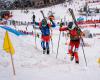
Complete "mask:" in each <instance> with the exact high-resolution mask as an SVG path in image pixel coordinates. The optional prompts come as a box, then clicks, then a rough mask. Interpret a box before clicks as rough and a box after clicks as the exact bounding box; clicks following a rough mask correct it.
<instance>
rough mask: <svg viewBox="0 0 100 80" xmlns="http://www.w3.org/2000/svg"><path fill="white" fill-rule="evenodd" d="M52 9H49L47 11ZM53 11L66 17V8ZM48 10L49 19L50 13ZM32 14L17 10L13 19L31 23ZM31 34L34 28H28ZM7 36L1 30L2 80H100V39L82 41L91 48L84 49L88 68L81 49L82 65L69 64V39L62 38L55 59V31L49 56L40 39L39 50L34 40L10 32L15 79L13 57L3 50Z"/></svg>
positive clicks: (37, 12)
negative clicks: (42, 47)
mask: <svg viewBox="0 0 100 80" xmlns="http://www.w3.org/2000/svg"><path fill="white" fill-rule="evenodd" d="M50 9H51V8H47V10H50ZM52 9H53V10H55V11H54V12H56V13H55V15H56V16H57V17H58V15H61V16H64V15H66V10H65V8H64V7H61V6H59V5H57V6H55V8H52ZM45 10H46V9H44V12H45V15H46V14H47V13H46V11H47V10H46V11H45ZM34 11H35V14H36V18H37V21H39V20H38V18H42V16H41V14H40V10H34ZM31 13H32V12H30V13H29V14H27V15H26V14H24V13H21V12H20V11H18V10H17V11H13V14H14V16H13V19H15V20H18V21H19V20H21V21H31V16H32V14H31ZM12 27H13V26H12ZM17 28H18V29H25V26H17ZM28 30H29V31H32V26H29V27H28ZM90 30H91V32H93V31H94V29H90ZM97 30H98V31H97ZM37 32H38V30H37ZM95 32H99V29H98V28H97V29H96V30H95ZM93 33H94V32H93ZM4 35H5V30H3V29H1V28H0V44H1V45H0V80H100V77H99V75H100V65H99V64H98V63H97V61H96V60H97V59H98V58H99V57H100V46H99V45H100V36H98V37H93V38H83V39H84V42H85V43H87V44H88V46H86V47H84V51H85V55H86V59H87V67H86V65H85V60H84V55H83V50H82V47H81V46H80V48H79V59H80V64H79V65H77V64H75V62H74V61H73V62H71V61H70V60H69V56H68V54H66V53H67V49H68V45H65V44H66V42H69V39H68V38H65V37H63V36H62V35H61V40H60V47H59V54H58V58H57V59H56V54H57V46H58V45H57V44H58V37H59V31H58V30H57V29H53V52H52V44H51V43H50V49H51V52H50V55H46V54H42V49H41V45H40V42H41V39H40V38H37V49H36V47H35V41H34V40H35V39H34V37H33V36H30V35H28V36H16V35H14V34H13V33H10V32H9V36H10V39H11V41H12V43H13V46H14V48H15V55H14V56H13V59H14V65H15V70H16V76H13V71H12V65H11V60H10V55H9V54H8V53H6V52H5V51H4V50H3V47H2V46H3V39H4Z"/></svg>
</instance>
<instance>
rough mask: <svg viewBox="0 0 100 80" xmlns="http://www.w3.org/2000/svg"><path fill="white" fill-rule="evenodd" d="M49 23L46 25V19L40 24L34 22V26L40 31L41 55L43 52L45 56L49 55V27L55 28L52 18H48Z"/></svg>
mask: <svg viewBox="0 0 100 80" xmlns="http://www.w3.org/2000/svg"><path fill="white" fill-rule="evenodd" d="M50 22H51V23H47V20H46V19H42V21H41V22H35V25H37V26H39V29H40V30H41V33H42V34H41V47H42V49H43V54H45V52H46V53H47V54H49V53H50V48H49V42H50V39H51V34H50V27H56V26H55V23H54V22H53V20H52V18H50Z"/></svg>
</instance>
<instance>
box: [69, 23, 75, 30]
mask: <svg viewBox="0 0 100 80" xmlns="http://www.w3.org/2000/svg"><path fill="white" fill-rule="evenodd" d="M74 28H75V26H74V23H73V22H69V23H68V29H69V30H72V29H74Z"/></svg>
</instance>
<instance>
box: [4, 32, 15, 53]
mask: <svg viewBox="0 0 100 80" xmlns="http://www.w3.org/2000/svg"><path fill="white" fill-rule="evenodd" d="M3 49H4V50H5V51H6V52H7V53H10V54H11V55H13V54H14V53H15V50H14V48H13V45H12V43H11V40H10V37H9V35H8V32H7V31H6V34H5V37H4V44H3Z"/></svg>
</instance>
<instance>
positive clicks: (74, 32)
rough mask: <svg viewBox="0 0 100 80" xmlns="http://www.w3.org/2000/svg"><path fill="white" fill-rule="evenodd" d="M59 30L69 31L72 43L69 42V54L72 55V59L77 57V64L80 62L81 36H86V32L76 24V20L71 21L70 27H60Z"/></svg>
mask: <svg viewBox="0 0 100 80" xmlns="http://www.w3.org/2000/svg"><path fill="white" fill-rule="evenodd" d="M61 26H62V25H61ZM59 30H60V31H69V34H70V43H69V47H68V54H69V55H70V59H71V61H72V60H73V59H74V57H75V62H76V63H77V64H79V56H78V49H79V45H80V39H81V36H84V33H83V32H82V31H81V29H80V28H78V27H76V26H75V24H74V22H69V23H68V27H60V29H59ZM74 47H75V48H74ZM73 48H74V50H73Z"/></svg>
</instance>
